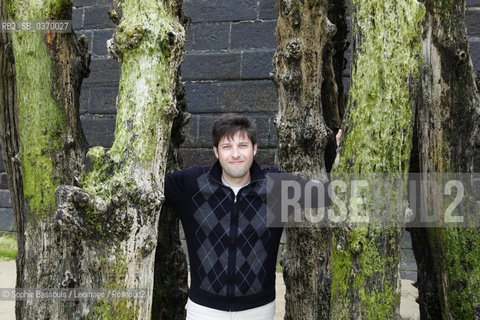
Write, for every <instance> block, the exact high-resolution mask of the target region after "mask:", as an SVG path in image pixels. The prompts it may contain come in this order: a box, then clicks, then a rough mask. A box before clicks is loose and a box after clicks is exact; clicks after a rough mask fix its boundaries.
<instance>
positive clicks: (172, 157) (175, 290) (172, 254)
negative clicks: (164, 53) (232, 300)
mask: <svg viewBox="0 0 480 320" xmlns="http://www.w3.org/2000/svg"><path fill="white" fill-rule="evenodd" d="M178 9H179V10H180V9H181V8H180V7H179V8H178ZM178 16H179V17H180V21H181V23H182V25H183V26H184V27H185V28H187V27H188V24H189V20H188V18H187V17H185V15H184V13H183V11H179V14H178ZM179 72H180V70H179ZM177 79H178V81H177V93H176V97H177V108H178V110H179V111H180V112H179V115H178V116H177V117H176V118H175V119H174V121H173V126H172V134H171V138H170V150H169V155H168V163H167V171H166V174H168V173H171V172H174V171H177V170H179V169H180V168H181V159H179V158H178V151H179V148H180V145H181V144H182V143H183V142H184V140H185V134H184V130H183V128H184V126H185V125H186V124H187V123H188V121H189V120H190V118H191V115H190V114H189V113H188V112H186V107H187V102H186V100H185V86H184V84H183V83H182V82H181V78H180V76H178V78H177ZM160 217H161V219H160V221H159V223H158V240H157V249H156V252H155V274H154V284H153V305H152V320H184V319H185V317H186V312H185V311H186V310H185V304H186V303H187V298H188V284H187V279H188V270H187V259H186V256H185V253H184V252H183V249H182V247H181V242H180V237H179V226H180V224H179V222H180V221H179V217H178V213H177V210H176V209H175V208H174V207H169V206H166V205H164V206H162V211H161V212H160Z"/></svg>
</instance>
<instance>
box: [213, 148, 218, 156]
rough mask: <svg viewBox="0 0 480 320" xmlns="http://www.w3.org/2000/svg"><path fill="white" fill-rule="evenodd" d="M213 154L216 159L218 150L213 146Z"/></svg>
mask: <svg viewBox="0 0 480 320" xmlns="http://www.w3.org/2000/svg"><path fill="white" fill-rule="evenodd" d="M213 153H214V154H215V157H217V159H218V150H217V147H215V146H213Z"/></svg>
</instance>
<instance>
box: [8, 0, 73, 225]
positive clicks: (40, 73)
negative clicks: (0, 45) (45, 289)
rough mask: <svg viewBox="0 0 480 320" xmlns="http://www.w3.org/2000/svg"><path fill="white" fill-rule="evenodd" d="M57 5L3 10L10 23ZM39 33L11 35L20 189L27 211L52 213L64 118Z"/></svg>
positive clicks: (24, 4) (43, 15)
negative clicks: (20, 171)
mask: <svg viewBox="0 0 480 320" xmlns="http://www.w3.org/2000/svg"><path fill="white" fill-rule="evenodd" d="M63 2H64V1H63V0H58V1H46V2H45V1H18V2H15V3H13V2H12V3H10V5H9V8H10V11H11V12H12V13H13V14H12V16H14V17H15V19H16V20H47V19H49V18H50V17H52V15H53V16H54V12H51V11H49V9H51V8H53V7H55V8H60V7H62V6H63V5H64V4H63ZM44 36H45V35H44V34H42V33H12V41H13V48H14V55H15V68H16V79H17V100H18V119H19V138H20V139H19V140H20V150H21V151H20V155H19V160H20V161H21V167H22V174H23V182H24V184H23V188H24V195H25V198H26V199H27V200H28V203H29V206H30V209H31V210H32V212H35V213H37V215H38V216H43V217H45V216H49V215H51V214H52V213H53V212H55V207H56V204H55V188H56V187H57V186H58V184H59V182H60V177H58V176H55V174H54V165H55V164H54V163H55V160H54V159H55V158H56V155H58V154H59V153H61V152H62V151H63V145H64V142H63V141H64V135H65V132H66V125H65V123H66V115H65V112H64V110H63V107H62V106H58V105H57V103H56V102H55V100H54V99H53V98H52V96H51V89H52V82H51V77H52V74H51V68H52V67H51V58H50V56H49V54H48V52H47V48H46V43H45V39H44Z"/></svg>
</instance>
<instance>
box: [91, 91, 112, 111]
mask: <svg viewBox="0 0 480 320" xmlns="http://www.w3.org/2000/svg"><path fill="white" fill-rule="evenodd" d="M117 96H118V87H114V88H90V97H89V100H90V104H89V108H88V112H89V113H90V114H116V113H117V107H116V100H117Z"/></svg>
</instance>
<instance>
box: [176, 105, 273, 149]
mask: <svg viewBox="0 0 480 320" xmlns="http://www.w3.org/2000/svg"><path fill="white" fill-rule="evenodd" d="M221 115H222V114H219V113H216V114H194V115H192V119H191V120H190V122H189V123H188V125H187V126H186V131H185V132H186V138H185V143H184V145H183V146H184V147H186V148H210V147H211V146H212V137H211V132H212V125H213V122H215V120H217V119H218V118H219V117H221ZM250 117H251V118H252V119H253V120H254V121H255V123H256V125H257V142H258V146H259V148H273V147H275V146H276V143H277V135H276V130H275V128H274V125H273V118H274V114H273V112H272V113H271V114H267V113H265V114H255V115H250Z"/></svg>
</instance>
